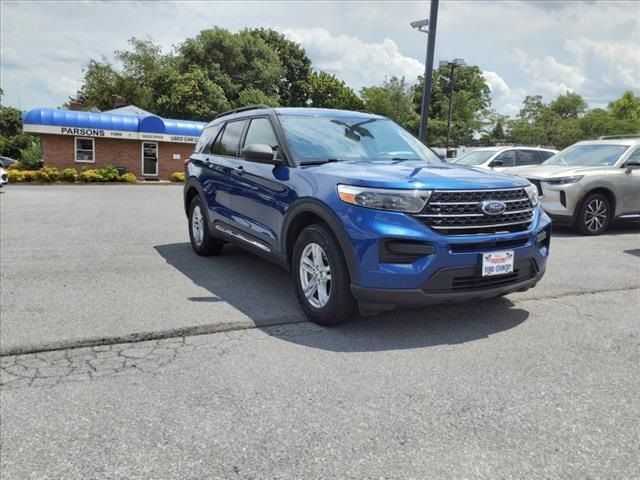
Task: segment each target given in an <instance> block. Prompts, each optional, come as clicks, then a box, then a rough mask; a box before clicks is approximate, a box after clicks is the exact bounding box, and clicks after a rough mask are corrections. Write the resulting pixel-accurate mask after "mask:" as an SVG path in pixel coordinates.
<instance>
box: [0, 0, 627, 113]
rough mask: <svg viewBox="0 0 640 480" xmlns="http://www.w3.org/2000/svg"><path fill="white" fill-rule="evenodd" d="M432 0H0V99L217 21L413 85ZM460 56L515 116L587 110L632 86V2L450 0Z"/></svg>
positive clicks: (346, 73) (50, 99)
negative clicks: (140, 42) (138, 43)
mask: <svg viewBox="0 0 640 480" xmlns="http://www.w3.org/2000/svg"><path fill="white" fill-rule="evenodd" d="M428 14H429V1H426V0H423V1H415V2H404V1H385V2H382V1H381V2H376V1H371V0H368V1H310V0H308V1H306V2H296V1H288V2H287V1H284V2H276V1H263V2H243V1H234V2H221V1H220V2H217V1H195V0H193V1H186V0H185V1H157V2H150V1H111V2H92V1H80V0H78V1H31V2H29V1H11V0H0V32H1V33H0V86H1V87H2V89H3V90H4V97H3V99H2V103H3V104H4V105H11V106H15V107H18V108H21V109H23V110H26V109H31V108H35V107H58V106H60V105H61V104H62V103H64V102H65V101H66V100H67V99H68V97H69V96H70V95H73V94H74V93H75V92H76V91H77V90H78V89H79V87H80V85H81V79H82V75H83V67H85V66H86V64H87V62H88V60H89V59H90V58H94V59H99V58H101V57H102V56H105V57H106V58H107V59H110V60H111V59H113V52H114V50H118V49H125V48H127V40H128V39H129V38H130V37H134V36H135V37H145V36H149V37H151V38H152V39H153V40H154V41H155V42H156V43H158V44H160V45H162V47H163V48H164V49H165V51H170V50H171V49H172V48H173V47H174V46H175V45H177V44H180V43H181V42H182V41H184V39H186V38H188V37H192V36H195V35H197V33H198V32H199V31H201V30H203V29H207V28H212V27H214V26H218V27H223V28H226V29H228V30H230V31H238V30H240V29H243V28H253V27H269V28H273V29H275V30H278V31H280V32H282V33H283V34H285V35H286V36H287V37H288V38H289V39H292V40H294V41H296V42H298V43H300V44H301V45H302V46H303V47H304V48H305V50H306V52H307V55H308V56H309V58H310V59H311V61H312V63H313V67H314V68H315V69H316V70H320V69H321V70H325V71H327V72H329V73H332V74H335V75H336V76H337V77H338V78H340V79H342V80H344V81H345V82H346V83H347V84H348V85H349V86H350V87H352V88H353V89H355V90H356V91H359V90H360V88H362V87H363V86H371V85H376V84H380V83H381V82H382V81H384V79H385V78H387V77H391V76H393V75H395V76H404V77H405V78H406V79H407V81H409V82H411V83H413V82H415V80H416V78H417V76H418V75H419V74H421V73H422V72H423V71H424V58H425V55H426V35H425V34H424V33H420V32H417V31H415V30H412V29H411V27H410V25H409V23H410V22H411V21H414V20H419V19H423V18H427V17H428ZM453 58H463V59H464V60H465V61H466V62H467V64H469V65H477V66H478V67H479V68H480V69H481V70H482V72H483V75H484V77H485V79H486V81H487V83H488V84H489V86H490V87H491V93H492V106H493V108H495V109H496V110H497V111H498V112H499V113H502V114H505V115H511V116H513V115H515V114H517V112H518V110H519V109H520V107H521V103H522V99H523V98H524V96H525V95H536V94H540V95H542V96H543V98H544V99H545V100H546V101H549V100H551V99H553V98H555V97H556V96H557V95H558V94H561V93H565V92H567V91H574V92H577V93H579V94H580V95H582V96H583V97H584V98H585V99H586V100H587V102H588V103H589V105H590V107H592V108H594V107H602V106H606V105H607V104H608V103H609V102H610V101H612V100H614V99H615V98H617V97H619V96H620V95H621V94H622V93H623V92H624V91H625V90H632V91H633V92H634V93H635V94H636V95H640V1H579V0H573V1H552V2H545V1H529V2H526V1H506V0H500V1H480V0H475V1H462V0H458V1H453V0H451V1H448V0H441V2H440V9H439V14H438V24H437V38H436V46H435V64H436V66H437V63H438V61H440V60H450V59H453Z"/></svg>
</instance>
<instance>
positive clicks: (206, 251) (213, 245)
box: [189, 196, 224, 257]
mask: <svg viewBox="0 0 640 480" xmlns="http://www.w3.org/2000/svg"><path fill="white" fill-rule="evenodd" d="M189 238H190V239H191V248H193V251H194V252H196V253H197V254H198V255H201V256H203V257H211V256H214V255H219V254H220V252H221V251H222V247H223V246H224V242H223V241H222V240H220V239H218V238H213V237H212V236H211V235H210V234H209V222H208V221H207V216H206V214H205V212H204V207H203V206H202V201H201V200H200V197H198V196H196V197H194V199H193V200H191V205H189Z"/></svg>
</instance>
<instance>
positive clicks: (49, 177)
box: [35, 167, 60, 183]
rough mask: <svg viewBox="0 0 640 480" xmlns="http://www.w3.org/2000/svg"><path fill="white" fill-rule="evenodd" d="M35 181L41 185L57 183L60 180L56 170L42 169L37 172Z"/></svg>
mask: <svg viewBox="0 0 640 480" xmlns="http://www.w3.org/2000/svg"><path fill="white" fill-rule="evenodd" d="M35 173H36V179H37V180H38V181H39V182H42V183H51V182H57V181H58V180H59V179H60V172H59V171H58V169H57V168H48V167H45V168H42V169H40V170H37V171H36V172H35Z"/></svg>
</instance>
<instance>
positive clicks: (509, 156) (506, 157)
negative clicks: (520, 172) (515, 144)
mask: <svg viewBox="0 0 640 480" xmlns="http://www.w3.org/2000/svg"><path fill="white" fill-rule="evenodd" d="M493 160H494V161H496V160H500V161H501V162H502V165H500V167H514V166H515V165H516V152H515V150H507V151H506V152H502V153H501V154H500V155H498V156H497V157H496V158H494V159H493Z"/></svg>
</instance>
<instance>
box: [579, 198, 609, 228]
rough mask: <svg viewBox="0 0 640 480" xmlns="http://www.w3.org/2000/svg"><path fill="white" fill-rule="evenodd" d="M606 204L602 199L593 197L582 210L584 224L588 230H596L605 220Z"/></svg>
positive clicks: (602, 226)
mask: <svg viewBox="0 0 640 480" xmlns="http://www.w3.org/2000/svg"><path fill="white" fill-rule="evenodd" d="M607 215H608V211H607V205H606V203H605V202H604V200H602V199H600V198H594V199H593V200H591V201H590V202H589V203H588V204H587V207H586V208H585V210H584V224H585V226H586V227H587V229H588V230H589V231H590V232H598V231H600V230H602V228H604V226H605V225H606V222H607Z"/></svg>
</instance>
